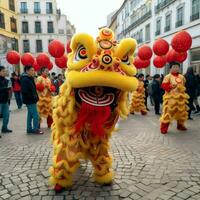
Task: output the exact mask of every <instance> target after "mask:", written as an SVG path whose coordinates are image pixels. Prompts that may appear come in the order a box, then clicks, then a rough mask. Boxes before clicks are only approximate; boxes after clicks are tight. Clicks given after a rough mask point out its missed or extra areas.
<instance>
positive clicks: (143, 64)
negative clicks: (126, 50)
mask: <svg viewBox="0 0 200 200" xmlns="http://www.w3.org/2000/svg"><path fill="white" fill-rule="evenodd" d="M133 64H134V65H135V67H136V68H137V69H142V68H147V67H148V66H149V65H150V60H141V59H140V58H139V57H135V60H134V62H133Z"/></svg>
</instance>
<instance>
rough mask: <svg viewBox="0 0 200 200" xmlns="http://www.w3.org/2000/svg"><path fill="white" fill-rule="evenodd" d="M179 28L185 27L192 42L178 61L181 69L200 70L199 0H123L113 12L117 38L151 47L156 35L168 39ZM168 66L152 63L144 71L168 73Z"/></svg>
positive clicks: (198, 71) (199, 71) (183, 28)
mask: <svg viewBox="0 0 200 200" xmlns="http://www.w3.org/2000/svg"><path fill="white" fill-rule="evenodd" d="M180 30H186V31H188V32H189V33H190V34H191V36H192V38H193V43H192V47H191V49H190V51H189V52H188V58H187V60H186V61H185V62H184V63H183V65H182V71H183V73H185V72H186V70H187V67H188V66H193V67H194V68H195V70H196V71H197V73H199V74H200V0H125V1H124V3H123V5H122V6H121V8H120V9H119V10H118V12H117V28H116V35H117V39H121V38H123V37H132V38H135V39H136V40H137V42H138V46H141V45H142V44H144V43H145V44H148V45H149V46H151V47H152V45H153V43H154V41H155V40H156V39H157V38H164V39H165V40H167V41H168V42H169V43H170V41H171V39H172V37H173V36H174V34H175V33H176V32H178V31H180ZM168 70H169V69H168V68H167V67H165V68H163V69H157V68H155V67H154V66H153V65H152V63H151V66H150V68H148V69H146V70H145V71H146V73H150V74H151V75H153V74H155V73H164V74H166V73H168Z"/></svg>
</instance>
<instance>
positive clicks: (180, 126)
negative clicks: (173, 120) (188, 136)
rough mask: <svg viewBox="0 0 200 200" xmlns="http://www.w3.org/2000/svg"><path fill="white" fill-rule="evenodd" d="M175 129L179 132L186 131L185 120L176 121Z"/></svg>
mask: <svg viewBox="0 0 200 200" xmlns="http://www.w3.org/2000/svg"><path fill="white" fill-rule="evenodd" d="M177 129H178V130H180V131H186V130H187V128H186V127H185V120H177Z"/></svg>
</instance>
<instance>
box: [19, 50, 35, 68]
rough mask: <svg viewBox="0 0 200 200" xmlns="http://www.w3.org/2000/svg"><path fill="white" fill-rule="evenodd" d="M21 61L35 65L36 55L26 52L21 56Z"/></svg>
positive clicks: (27, 64)
mask: <svg viewBox="0 0 200 200" xmlns="http://www.w3.org/2000/svg"><path fill="white" fill-rule="evenodd" d="M21 62H22V64H23V65H24V66H33V63H34V57H33V56H32V55H31V54H30V53H25V54H24V55H23V56H22V57H21Z"/></svg>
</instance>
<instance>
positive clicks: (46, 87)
mask: <svg viewBox="0 0 200 200" xmlns="http://www.w3.org/2000/svg"><path fill="white" fill-rule="evenodd" d="M36 88H37V92H38V96H39V101H38V103H37V107H38V112H39V116H40V120H41V119H42V118H46V119H47V125H48V127H49V128H50V127H51V125H52V123H53V119H52V98H53V97H52V95H51V93H52V92H55V87H54V86H53V85H52V83H51V80H50V79H49V78H48V77H46V76H44V75H41V76H39V77H38V78H37V81H36Z"/></svg>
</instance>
